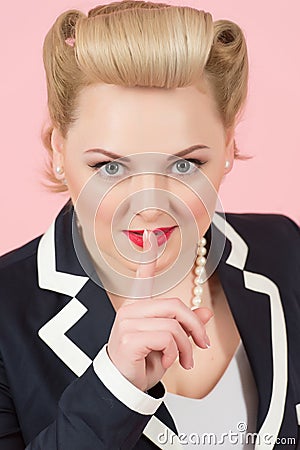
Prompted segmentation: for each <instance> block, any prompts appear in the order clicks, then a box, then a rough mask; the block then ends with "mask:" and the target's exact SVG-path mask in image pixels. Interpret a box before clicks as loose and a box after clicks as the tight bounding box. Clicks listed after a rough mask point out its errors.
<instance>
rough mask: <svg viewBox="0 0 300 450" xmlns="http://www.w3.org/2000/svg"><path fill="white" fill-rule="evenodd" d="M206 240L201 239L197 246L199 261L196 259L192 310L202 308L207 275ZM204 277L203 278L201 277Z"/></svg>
mask: <svg viewBox="0 0 300 450" xmlns="http://www.w3.org/2000/svg"><path fill="white" fill-rule="evenodd" d="M205 245H206V239H205V237H202V238H201V239H200V241H199V242H198V246H197V259H196V268H195V274H196V276H195V279H194V284H195V285H196V286H195V287H194V290H193V293H194V298H193V299H192V305H193V306H192V307H191V309H195V308H198V307H199V306H200V303H201V301H202V299H201V295H202V293H203V287H202V286H201V285H202V284H203V283H204V280H203V275H204V273H205V269H204V266H205V263H206V258H205V255H206V248H205ZM201 275H202V277H201Z"/></svg>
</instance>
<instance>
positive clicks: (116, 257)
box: [0, 1, 300, 450]
mask: <svg viewBox="0 0 300 450" xmlns="http://www.w3.org/2000/svg"><path fill="white" fill-rule="evenodd" d="M44 63H45V69H46V76H47V85H48V106H49V113H50V118H51V126H50V127H49V129H48V130H46V132H45V134H44V141H45V144H46V146H47V148H48V150H49V154H50V160H51V164H52V169H51V173H50V174H49V176H50V177H51V179H52V181H54V182H55V186H56V189H57V190H67V191H68V192H69V194H70V201H69V202H68V203H67V204H66V205H65V206H64V208H63V209H62V211H61V212H60V213H59V215H58V217H57V218H56V219H55V220H54V222H53V224H52V225H51V227H50V228H49V230H48V231H47V232H46V233H45V234H44V235H43V236H40V237H38V238H36V239H35V240H33V241H31V242H29V243H28V244H26V245H25V246H23V247H22V248H20V249H17V250H15V251H13V252H10V253H9V254H7V255H5V256H3V257H2V258H1V265H0V267H1V271H0V274H1V283H0V289H1V302H0V307H1V314H0V317H1V326H0V349H1V366H0V380H1V382H0V386H1V390H0V411H1V415H0V444H1V446H0V447H1V449H3V450H8V449H9V450H19V449H20V450H21V449H24V448H26V449H31V450H35V449H43V450H50V449H51V450H52V449H60V450H62V449H63V450H67V449H72V450H76V449H78V450H79V449H80V450H84V449H89V450H90V449H93V450H94V449H155V448H172V449H174V448H195V447H197V446H200V447H201V448H204V447H205V445H206V444H207V445H208V446H209V447H210V448H211V447H212V446H215V447H217V446H219V445H223V448H226V449H228V448H231V447H234V448H254V441H255V448H268V449H269V448H278V447H279V446H280V445H281V446H284V448H285V447H287V448H299V444H298V439H297V434H298V422H299V419H298V420H297V414H298V417H299V415H300V411H299V409H300V406H299V404H300V387H299V374H300V364H299V358H297V356H298V353H299V347H300V341H299V331H298V328H299V325H298V324H299V318H300V317H299V316H300V312H299V296H300V292H299V291H300V289H299V281H298V269H299V252H298V248H297V247H298V245H299V229H298V226H297V225H296V224H295V223H294V222H293V221H292V220H290V219H289V218H288V217H285V216H282V215H274V214H272V215H271V214H226V215H224V214H223V213H222V211H218V212H216V209H217V204H218V198H217V192H218V189H219V187H220V183H221V182H222V179H223V177H224V175H226V174H227V173H229V171H230V170H231V168H232V165H233V162H234V159H235V158H237V157H239V156H238V151H237V147H236V143H235V138H234V131H235V126H236V123H237V120H238V116H239V114H240V113H241V111H242V108H243V106H244V103H245V99H246V91H247V79H248V62H247V50H246V44H245V40H244V36H243V33H242V31H241V29H240V28H239V27H238V26H237V25H236V24H234V23H232V22H230V21H225V20H222V21H217V22H213V21H212V17H211V15H210V14H209V13H205V12H203V11H198V10H195V9H192V8H187V7H173V6H172V7H171V6H169V5H166V4H158V3H157V4H155V3H150V2H148V3H145V2H142V1H137V2H131V1H124V2H120V3H119V2H114V3H111V4H109V5H105V6H99V7H97V8H95V9H93V10H92V11H90V13H89V15H88V17H86V16H85V15H84V14H82V13H80V12H78V11H68V12H66V13H64V14H62V15H61V16H60V17H59V18H58V19H57V21H56V22H55V24H54V25H53V27H52V28H51V30H50V31H49V33H48V35H47V37H46V40H45V43H44ZM229 405H230V410H229V409H228V408H229ZM225 412H226V413H227V414H225ZM247 433H248V436H247ZM246 438H247V439H246Z"/></svg>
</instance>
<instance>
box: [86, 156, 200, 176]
mask: <svg viewBox="0 0 300 450" xmlns="http://www.w3.org/2000/svg"><path fill="white" fill-rule="evenodd" d="M178 161H180V160H178ZM178 161H176V162H178ZM184 161H188V162H190V163H192V164H194V165H195V166H197V167H201V166H203V165H204V164H205V162H204V161H201V160H200V159H197V158H188V159H184ZM111 162H117V161H116V160H108V161H101V162H98V163H96V164H93V165H90V164H88V166H89V167H91V168H92V169H94V170H98V169H101V167H103V166H105V165H106V164H109V163H111ZM118 164H120V163H118ZM121 165H122V164H121ZM188 175H190V174H189V173H182V174H181V175H180V176H182V177H184V176H188ZM107 177H108V178H114V177H113V176H110V175H107ZM115 178H117V177H115Z"/></svg>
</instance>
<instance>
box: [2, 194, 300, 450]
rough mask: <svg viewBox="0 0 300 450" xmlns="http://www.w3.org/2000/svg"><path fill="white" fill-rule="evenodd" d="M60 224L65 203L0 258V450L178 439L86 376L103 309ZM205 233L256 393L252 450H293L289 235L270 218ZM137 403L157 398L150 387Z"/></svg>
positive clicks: (294, 232) (296, 263) (296, 315)
mask: <svg viewBox="0 0 300 450" xmlns="http://www.w3.org/2000/svg"><path fill="white" fill-rule="evenodd" d="M72 216H73V209H72V206H71V204H70V202H68V203H67V204H66V205H65V206H64V207H63V209H62V210H61V212H60V213H59V215H58V216H57V218H56V219H55V221H54V222H53V224H52V225H51V227H50V228H49V230H48V231H47V232H46V233H45V234H44V235H43V236H40V237H38V238H36V239H34V240H32V241H31V242H29V243H27V244H26V245H25V246H23V247H21V248H19V249H17V250H14V251H12V252H10V253H8V254H6V255H4V256H2V257H1V258H0V358H1V359H0V449H1V450H24V448H26V449H27V450H38V449H39V450H40V449H42V450H97V449H99V450H100V449H109V450H115V449H124V450H125V449H126V450H127V449H134V450H155V449H157V448H164V449H166V448H167V447H166V446H163V445H161V444H160V442H159V441H158V438H157V434H158V431H159V430H160V431H164V430H166V429H167V430H169V431H170V433H173V434H174V433H175V435H177V434H178V431H177V430H176V426H175V424H174V422H173V420H172V417H171V415H170V413H169V411H168V410H167V408H166V406H165V404H164V403H161V405H160V406H159V408H158V409H157V411H156V412H155V414H154V415H143V414H140V413H138V412H136V411H133V410H132V409H130V408H128V407H127V406H126V405H125V404H123V403H122V402H121V401H120V400H119V399H118V398H116V397H115V396H114V395H113V394H112V393H111V392H110V391H109V390H108V389H107V388H106V386H105V385H104V384H103V383H102V381H101V380H100V379H99V377H98V376H97V375H96V373H95V371H94V369H93V364H92V362H93V359H94V358H95V356H96V355H97V354H98V352H99V350H100V349H101V348H102V347H103V345H104V344H105V343H106V342H107V341H108V338H109V334H110V330H111V327H112V324H113V322H114V318H115V311H114V309H113V307H112V305H111V302H110V300H109V298H108V296H107V294H106V292H105V290H104V289H102V288H101V287H99V286H98V285H97V284H96V283H95V282H94V281H92V279H91V278H89V276H87V274H86V273H85V272H84V270H83V269H82V267H81V265H80V263H79V261H78V259H77V257H76V252H75V251H74V247H73V241H72V230H71V227H72ZM225 219H226V220H225ZM213 232H214V233H215V236H216V237H217V238H218V237H219V238H223V239H224V243H225V246H224V249H223V252H222V256H221V260H220V261H219V263H218V265H217V269H216V270H217V271H218V274H219V277H220V280H221V283H222V286H223V289H224V292H225V294H226V297H227V299H228V303H229V306H230V308H231V311H232V314H233V317H234V319H235V322H236V325H237V327H238V330H239V333H240V336H241V339H242V341H243V344H244V347H245V350H246V352H247V355H248V358H249V361H250V364H251V367H252V371H253V375H254V379H255V382H256V386H257V390H258V397H259V405H258V416H257V441H256V446H255V449H273V448H291V449H295V448H298V449H299V448H300V439H299V419H300V357H299V355H300V331H299V330H300V232H299V227H298V226H297V225H296V224H295V222H293V221H292V220H291V219H289V218H288V217H286V216H283V215H279V214H236V213H226V217H224V216H223V215H222V214H220V213H216V214H215V216H214V218H213V221H212V224H211V226H210V228H209V230H208V232H207V237H208V239H209V240H210V238H211V235H212V233H213ZM210 242H211V241H210ZM148 394H149V395H151V396H152V397H155V398H161V397H162V396H163V394H164V387H163V385H162V383H161V382H159V383H157V385H155V386H154V387H153V388H152V389H150V391H149V392H148ZM199 426H200V427H201V418H200V420H199ZM199 431H201V430H199ZM202 431H203V432H205V430H202ZM265 435H270V436H271V437H272V439H273V441H272V442H273V443H272V444H271V445H270V442H268V443H267V444H266V443H265V441H264V440H263V439H264V436H265ZM288 439H289V440H288ZM280 440H281V445H280V444H279V442H280ZM284 442H285V444H284ZM170 448H172V449H173V450H174V449H179V448H185V447H184V446H181V445H180V443H179V442H178V441H177V443H176V442H175V444H173V445H172V446H171V447H170Z"/></svg>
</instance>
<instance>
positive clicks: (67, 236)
mask: <svg viewBox="0 0 300 450" xmlns="http://www.w3.org/2000/svg"><path fill="white" fill-rule="evenodd" d="M229 216H230V215H227V217H225V216H224V215H222V214H220V213H216V214H215V215H214V217H213V220H212V225H211V227H210V229H209V230H208V233H207V237H208V240H209V243H210V242H211V236H212V235H213V233H214V236H215V238H216V239H220V242H221V243H222V242H223V243H224V244H225V246H224V248H223V252H222V255H221V260H220V263H219V265H218V267H217V270H218V274H219V277H220V280H221V283H222V286H223V289H224V291H225V294H226V297H227V299H228V302H229V305H230V308H231V310H232V313H233V316H234V318H235V321H236V324H237V327H238V329H239V332H240V335H241V338H242V340H243V343H244V346H245V349H246V351H247V354H248V357H249V360H250V364H251V367H252V369H253V372H254V376H255V379H256V383H257V388H258V394H259V411H258V420H257V427H258V429H259V434H258V438H257V442H259V440H260V439H261V441H262V442H263V436H264V435H267V434H269V435H271V436H273V437H274V439H276V437H277V436H278V433H279V430H280V427H281V424H282V420H283V415H284V409H285V402H286V395H287V380H288V373H287V371H288V365H287V334H286V326H285V319H284V313H283V308H282V304H281V299H280V293H279V289H278V286H277V285H276V284H275V282H274V281H272V280H271V279H270V278H268V277H267V276H265V275H262V274H260V273H255V272H250V271H248V270H247V261H248V257H249V255H248V254H249V247H248V245H247V243H246V242H245V240H244V239H243V237H242V236H241V235H240V234H239V233H238V231H237V230H236V229H235V228H234V227H233V226H232V225H231V224H230V223H229V222H228V220H227V218H228V217H229ZM72 217H73V207H72V205H71V203H70V201H69V202H68V203H67V204H66V205H65V206H64V207H63V209H62V210H61V212H60V213H59V215H58V216H57V218H56V219H55V221H54V222H53V223H52V225H51V226H50V228H49V229H48V231H47V232H46V233H45V234H44V235H43V236H42V238H41V240H40V243H39V246H38V255H37V259H38V283H39V286H40V288H42V289H48V290H51V291H54V292H58V293H61V294H65V295H68V296H70V297H72V300H71V301H73V302H78V300H77V299H76V296H77V295H78V293H79V292H80V291H81V290H82V289H83V287H84V286H85V285H86V283H87V282H88V281H89V280H90V278H89V277H88V276H87V274H86V273H85V272H84V270H83V269H82V267H81V265H80V263H79V261H78V259H77V256H76V252H75V249H74V247H73V242H72ZM224 238H225V239H224ZM245 297H247V301H244V298H245ZM83 314H84V312H83V313H82V315H83ZM266 317H267V320H266ZM251 319H253V320H254V322H253V324H251V323H250V320H251ZM249 323H250V326H249ZM90 363H91V360H90V359H88V360H87V361H86V365H87V366H88V364H90ZM263 368H264V369H263ZM262 379H264V380H266V381H265V383H263V382H262ZM268 388H269V389H270V391H269V392H266V391H268ZM162 409H163V408H162ZM156 415H157V414H156ZM161 417H162V418H164V419H165V417H166V414H163V416H161ZM164 421H165V420H163V422H162V421H161V420H159V419H158V418H157V417H155V416H153V417H152V419H151V420H150V421H149V423H148V425H147V427H146V428H145V430H144V434H146V436H148V438H149V439H150V440H152V441H153V442H155V443H156V445H157V446H158V447H160V444H159V442H157V436H158V434H159V433H158V429H160V430H161V429H162V427H165V426H166V425H165V423H164ZM167 422H168V420H167ZM168 423H169V424H170V422H168ZM172 428H174V427H172ZM169 431H170V433H173V431H172V430H171V429H169ZM204 431H205V430H204ZM174 442H177V444H176V445H177V447H174V444H173V445H172V449H173V450H174V448H178V449H179V448H183V447H182V446H181V445H180V442H179V440H178V438H177V441H176V440H175V441H174ZM163 448H164V449H166V448H167V447H166V446H165V445H164V447H163ZM256 448H258V447H256ZM268 448H273V447H268Z"/></svg>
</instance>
